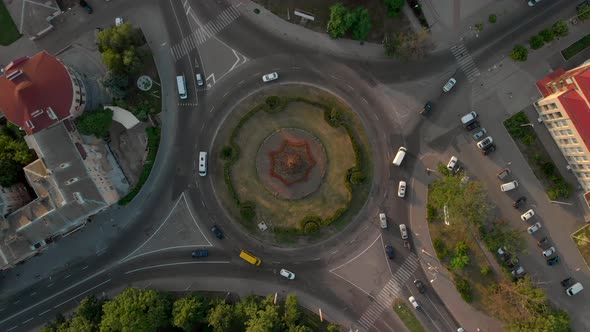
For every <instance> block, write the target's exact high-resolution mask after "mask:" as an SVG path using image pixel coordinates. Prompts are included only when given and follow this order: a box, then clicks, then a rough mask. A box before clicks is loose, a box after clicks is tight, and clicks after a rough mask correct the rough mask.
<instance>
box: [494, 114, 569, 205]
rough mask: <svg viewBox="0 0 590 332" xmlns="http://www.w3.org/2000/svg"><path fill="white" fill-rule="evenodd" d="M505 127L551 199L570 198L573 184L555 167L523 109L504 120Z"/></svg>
mask: <svg viewBox="0 0 590 332" xmlns="http://www.w3.org/2000/svg"><path fill="white" fill-rule="evenodd" d="M504 127H506V130H508V133H509V134H510V136H512V138H513V139H514V141H515V142H516V146H517V147H518V149H519V150H520V152H521V153H522V154H523V155H524V157H525V159H526V160H527V162H528V163H529V166H530V167H531V169H532V170H533V173H534V174H535V176H536V177H537V179H539V182H541V184H542V185H543V187H544V188H545V192H546V193H547V196H548V197H549V199H551V200H556V199H559V198H569V197H570V196H571V195H572V186H571V185H570V184H569V183H567V182H566V181H565V179H564V178H563V176H561V174H560V173H559V171H558V170H557V167H555V164H554V163H553V162H552V160H551V157H550V156H549V153H548V152H547V150H545V147H544V146H543V144H542V143H541V141H540V140H539V138H538V137H537V136H536V135H535V131H534V130H533V129H532V127H531V126H530V120H529V118H528V117H527V116H526V114H524V112H522V111H521V112H518V113H516V114H514V115H513V116H511V117H509V118H508V119H506V120H504Z"/></svg>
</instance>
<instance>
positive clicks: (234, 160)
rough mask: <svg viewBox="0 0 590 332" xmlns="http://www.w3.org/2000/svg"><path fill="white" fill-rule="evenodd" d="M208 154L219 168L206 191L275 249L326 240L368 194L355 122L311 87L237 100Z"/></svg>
mask: <svg viewBox="0 0 590 332" xmlns="http://www.w3.org/2000/svg"><path fill="white" fill-rule="evenodd" d="M213 153H214V154H215V155H217V156H219V158H218V159H217V160H216V166H217V167H218V168H221V169H223V172H217V174H218V176H217V177H216V178H215V181H214V184H215V186H216V187H218V188H217V189H218V190H216V193H217V195H218V198H219V199H220V201H221V202H222V204H223V205H224V207H225V208H226V209H227V210H228V211H229V212H230V214H231V215H233V216H234V218H235V219H236V220H239V221H240V222H241V224H242V225H243V226H245V227H246V228H247V229H248V230H251V231H252V233H253V234H255V235H256V236H257V237H258V238H260V239H262V240H264V241H267V242H271V243H275V244H280V245H285V244H289V245H304V244H307V243H309V242H310V240H314V241H316V240H318V239H319V238H321V236H320V235H322V234H332V233H334V232H335V231H337V230H338V229H340V228H341V227H338V226H339V225H343V224H345V223H346V222H347V221H350V220H352V218H353V217H354V216H355V215H356V213H357V212H358V210H359V209H360V208H361V207H362V206H363V205H364V203H365V201H366V198H367V196H368V192H369V189H370V184H371V169H372V166H371V162H370V158H369V155H370V154H369V150H368V143H367V138H366V136H365V134H364V132H363V130H362V126H361V125H360V121H359V120H358V118H357V117H356V115H355V114H354V113H353V112H352V111H351V110H350V109H349V108H348V107H347V106H346V104H344V103H343V102H342V101H341V100H340V99H338V98H336V97H335V96H333V95H331V94H328V93H326V92H325V91H322V90H319V89H315V88H311V87H306V86H280V87H272V88H269V89H267V90H264V91H262V92H259V93H257V94H255V95H252V96H249V97H248V98H246V99H245V100H243V101H241V102H240V103H239V105H238V106H236V107H235V109H234V110H233V111H232V113H231V114H230V116H229V118H228V120H226V122H225V123H224V124H223V126H222V127H221V128H220V131H219V134H218V136H217V137H216V139H215V145H214V151H213ZM220 173H221V174H220Z"/></svg>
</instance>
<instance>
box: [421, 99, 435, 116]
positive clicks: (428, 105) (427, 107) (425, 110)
mask: <svg viewBox="0 0 590 332" xmlns="http://www.w3.org/2000/svg"><path fill="white" fill-rule="evenodd" d="M430 111H432V102H426V105H424V108H422V110H420V114H428V113H430Z"/></svg>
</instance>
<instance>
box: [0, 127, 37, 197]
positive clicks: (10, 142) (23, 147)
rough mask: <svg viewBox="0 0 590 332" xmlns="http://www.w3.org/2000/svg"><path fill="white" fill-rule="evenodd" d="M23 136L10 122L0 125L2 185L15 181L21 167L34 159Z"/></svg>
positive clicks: (0, 175)
mask: <svg viewBox="0 0 590 332" xmlns="http://www.w3.org/2000/svg"><path fill="white" fill-rule="evenodd" d="M23 137H24V132H22V131H21V130H19V129H18V127H16V126H15V125H13V124H11V123H6V124H5V125H1V126H0V185H1V186H3V187H10V186H12V185H13V184H15V183H17V182H18V181H19V175H20V174H21V173H22V168H23V167H24V166H26V165H27V164H29V163H30V162H32V161H33V160H34V159H35V154H34V153H33V150H31V149H29V147H28V146H27V143H25V140H24V139H23Z"/></svg>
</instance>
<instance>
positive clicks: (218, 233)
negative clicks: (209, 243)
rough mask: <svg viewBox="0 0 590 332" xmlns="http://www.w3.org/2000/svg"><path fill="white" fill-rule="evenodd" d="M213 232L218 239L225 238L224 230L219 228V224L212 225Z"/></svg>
mask: <svg viewBox="0 0 590 332" xmlns="http://www.w3.org/2000/svg"><path fill="white" fill-rule="evenodd" d="M211 232H213V234H215V236H216V237H217V238H218V239H220V240H221V239H223V232H222V231H221V230H220V229H219V228H217V226H213V227H211Z"/></svg>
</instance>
